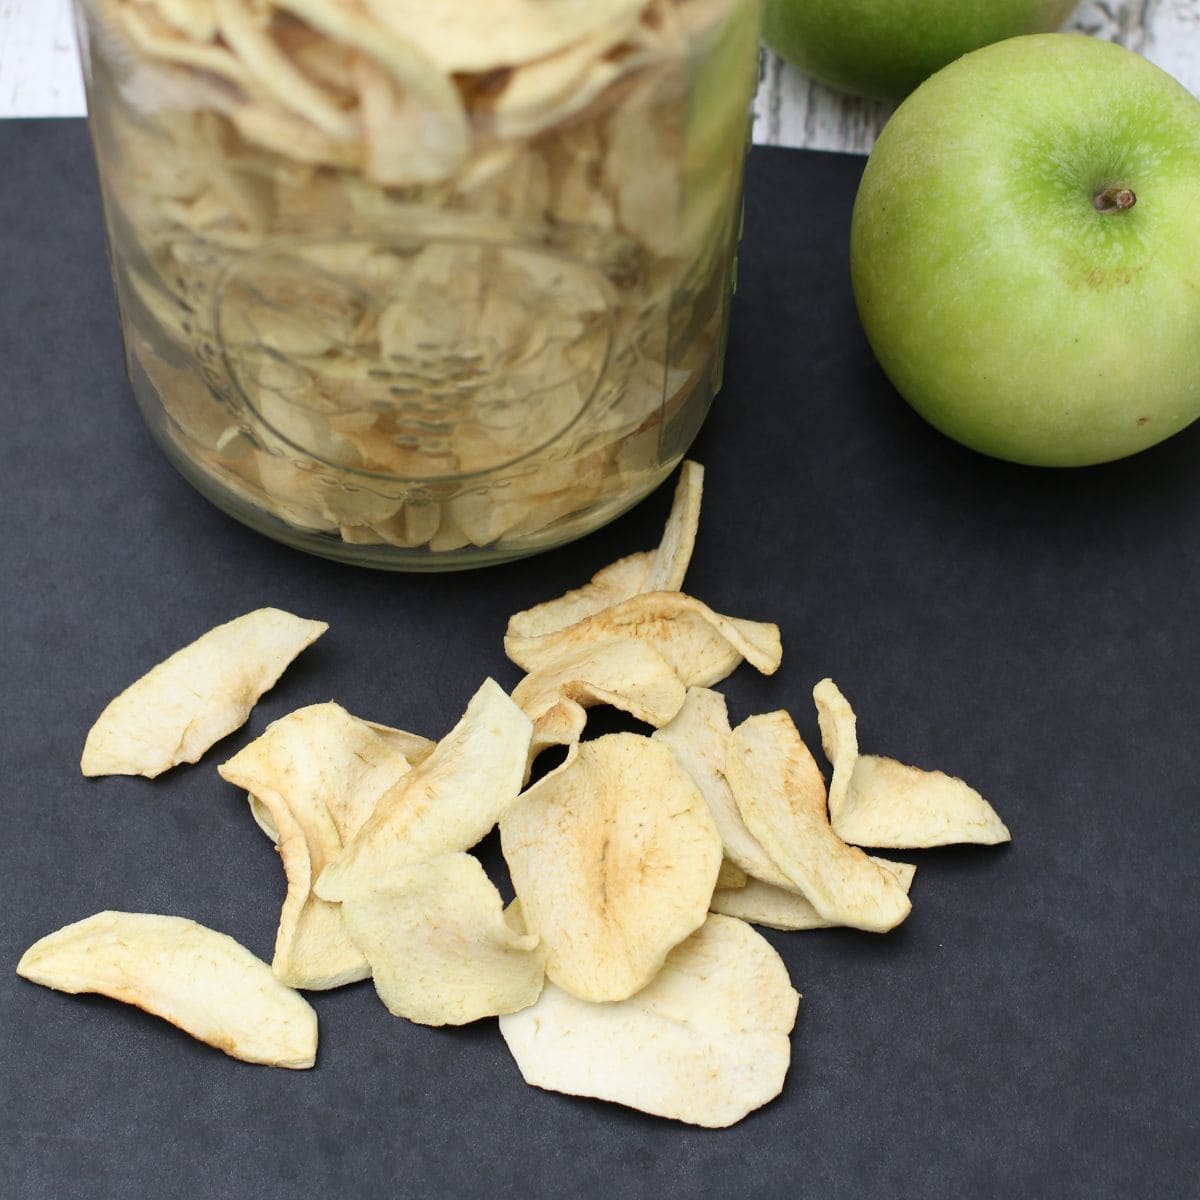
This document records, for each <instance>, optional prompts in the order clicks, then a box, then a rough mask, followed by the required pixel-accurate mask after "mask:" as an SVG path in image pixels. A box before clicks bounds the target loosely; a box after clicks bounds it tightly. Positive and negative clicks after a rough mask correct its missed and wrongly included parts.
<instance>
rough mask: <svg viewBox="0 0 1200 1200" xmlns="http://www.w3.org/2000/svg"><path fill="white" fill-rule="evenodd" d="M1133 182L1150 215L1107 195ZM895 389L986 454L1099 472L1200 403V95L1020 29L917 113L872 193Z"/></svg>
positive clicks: (856, 254)
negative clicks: (1110, 204)
mask: <svg viewBox="0 0 1200 1200" xmlns="http://www.w3.org/2000/svg"><path fill="white" fill-rule="evenodd" d="M1109 187H1118V188H1128V189H1130V190H1131V192H1132V193H1133V195H1134V197H1135V198H1136V202H1135V203H1134V204H1133V205H1132V207H1127V208H1124V209H1112V210H1110V211H1104V212H1101V211H1098V210H1097V208H1096V206H1095V203H1094V197H1095V196H1097V195H1098V194H1101V193H1103V192H1104V191H1105V189H1107V188H1109ZM850 273H851V281H852V283H853V287H854V295H855V300H856V302H857V305H858V311H859V316H860V317H861V319H862V324H863V328H864V330H865V331H866V334H867V338H868V340H869V341H870V343H871V347H872V349H873V350H874V352H875V355H876V357H877V358H878V360H879V363H880V365H881V366H882V368H883V370H884V372H885V373H886V374H887V376H888V378H889V379H890V380H891V381H892V383H893V385H894V386H895V388H896V390H897V391H898V392H899V393H900V394H901V395H902V396H903V397H904V398H905V399H906V400H907V401H908V402H909V404H911V405H912V407H913V408H915V409H916V410H917V412H919V413H920V414H921V415H922V416H923V417H925V418H926V419H927V420H928V421H929V422H930V423H931V424H933V425H934V426H935V427H936V428H938V429H940V430H941V431H942V432H943V433H945V434H947V435H949V436H950V437H952V438H954V439H956V440H957V441H960V442H962V443H964V444H965V445H967V446H971V447H973V448H974V449H976V450H979V451H982V452H983V453H985V454H990V455H993V456H995V457H997V458H1003V459H1009V460H1012V461H1015V462H1021V463H1028V464H1036V465H1042V466H1082V465H1086V464H1090V463H1097V462H1105V461H1108V460H1110V459H1115V458H1121V457H1124V456H1125V455H1128V454H1133V453H1136V452H1137V451H1139V450H1142V449H1145V448H1146V447H1147V446H1151V445H1153V444H1155V443H1156V442H1159V441H1162V440H1163V439H1164V438H1166V437H1169V436H1170V435H1171V434H1173V433H1176V432H1178V431H1179V430H1181V429H1183V428H1184V427H1185V426H1186V425H1189V424H1190V423H1191V422H1192V421H1194V420H1195V419H1196V418H1197V417H1198V416H1200V101H1197V100H1196V98H1195V97H1193V96H1192V95H1191V93H1189V92H1188V91H1187V90H1186V89H1185V88H1184V87H1183V86H1182V85H1181V84H1179V83H1177V82H1176V81H1175V80H1174V79H1172V78H1171V76H1170V75H1168V74H1166V72H1164V71H1161V70H1159V68H1157V67H1155V66H1153V65H1152V64H1151V63H1149V62H1147V61H1146V60H1145V59H1144V58H1141V57H1140V56H1139V55H1137V54H1135V53H1133V51H1131V50H1125V49H1123V48H1121V47H1120V46H1116V45H1113V44H1111V43H1108V42H1103V41H1099V40H1097V39H1094V38H1089V37H1085V36H1083V35H1078V34H1067V33H1051V34H1043V35H1034V36H1029V37H1020V38H1012V39H1009V40H1008V41H1004V42H999V43H996V44H995V45H992V46H988V47H985V48H984V49H982V50H977V51H975V52H974V53H973V54H969V55H967V56H965V57H964V58H961V59H959V60H958V61H957V62H955V63H952V64H951V65H950V66H948V67H946V68H944V69H943V70H942V71H939V72H938V73H937V74H936V75H934V76H933V77H932V78H930V79H928V80H927V81H926V82H925V83H923V84H922V85H921V86H920V87H919V88H918V89H917V90H916V91H915V92H913V94H912V95H911V96H910V97H909V98H908V99H907V100H906V101H905V102H904V103H903V104H901V106H900V107H899V108H898V109H897V111H896V112H895V114H894V115H893V116H892V118H891V120H890V121H889V122H888V123H887V125H886V126H885V127H884V130H883V132H882V133H881V134H880V137H879V140H878V142H877V143H876V145H875V148H874V150H873V151H872V153H871V156H870V158H869V159H868V161H867V166H866V170H865V171H864V174H863V178H862V182H861V184H860V186H859V190H858V195H857V197H856V199H855V204H854V212H853V217H852V220H851V234H850Z"/></svg>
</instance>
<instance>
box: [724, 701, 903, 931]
mask: <svg viewBox="0 0 1200 1200" xmlns="http://www.w3.org/2000/svg"><path fill="white" fill-rule="evenodd" d="M725 775H726V778H727V779H728V780H729V786H730V788H731V789H732V791H733V797H734V799H735V800H736V801H737V806H738V809H739V811H740V812H741V814H742V819H743V820H744V821H745V822H746V828H747V829H749V830H750V832H751V833H752V834H753V835H754V836H755V837H756V838H757V839H758V841H759V843H760V844H761V845H762V847H763V849H764V850H765V851H766V852H767V854H768V855H769V856H770V858H771V860H772V861H773V862H774V863H775V865H776V866H777V867H779V869H780V870H781V871H782V872H783V873H784V874H785V875H786V876H787V877H788V879H789V880H791V882H792V884H793V885H795V887H797V888H798V889H799V890H800V891H801V892H803V894H804V895H805V896H806V897H807V898H808V900H809V901H810V902H811V903H812V906H813V908H815V909H816V910H817V912H818V913H819V914H820V915H821V916H822V917H823V918H824V919H825V920H827V921H829V922H831V923H832V924H834V925H849V926H851V927H853V928H855V929H866V930H869V931H871V932H874V933H884V932H886V931H887V930H889V929H893V928H894V927H895V926H897V925H899V924H900V922H901V921H903V920H904V918H905V917H907V916H908V914H909V912H910V911H911V909H912V905H911V903H910V902H909V899H908V896H907V895H906V894H905V891H904V888H903V887H902V886H901V885H900V883H899V881H898V880H897V879H896V877H895V876H894V875H893V874H891V872H889V871H885V870H883V869H882V868H880V867H878V866H876V865H875V863H873V862H872V861H871V860H870V859H869V858H868V857H867V856H866V855H865V854H864V853H863V852H862V851H861V850H859V849H856V848H855V847H853V846H847V845H846V843H845V842H843V841H842V839H841V838H839V837H838V836H837V834H836V833H834V832H833V829H832V828H831V826H830V824H829V818H828V816H827V815H826V811H825V781H824V779H822V777H821V772H820V770H819V769H818V768H817V764H816V763H815V762H814V761H813V757H812V755H811V754H810V753H809V750H808V747H807V746H806V745H805V744H804V741H803V739H802V738H801V737H800V734H799V732H798V731H797V729H796V726H795V725H794V724H793V723H792V719H791V717H790V716H788V714H787V713H786V712H782V711H781V712H774V713H764V714H762V715H761V716H755V717H749V718H748V719H747V720H745V721H743V722H742V723H741V724H740V725H739V726H738V727H737V728H736V729H735V730H734V731H733V735H732V736H731V737H730V739H729V753H728V755H727V757H726V761H725Z"/></svg>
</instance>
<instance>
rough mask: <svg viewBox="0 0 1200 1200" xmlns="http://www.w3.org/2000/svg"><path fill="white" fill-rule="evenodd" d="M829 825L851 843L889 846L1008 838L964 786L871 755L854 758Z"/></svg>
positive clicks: (916, 846)
mask: <svg viewBox="0 0 1200 1200" xmlns="http://www.w3.org/2000/svg"><path fill="white" fill-rule="evenodd" d="M833 828H834V831H835V832H836V833H837V835H838V837H840V838H841V839H842V840H843V841H846V842H849V843H850V844H851V845H853V846H878V847H886V848H888V849H892V850H919V849H924V848H926V847H929V846H953V845H958V844H962V843H968V842H969V843H974V844H976V845H980V846H995V845H998V844H999V843H1000V842H1007V841H1011V840H1012V835H1011V834H1010V833H1009V832H1008V828H1007V826H1005V824H1004V822H1003V821H1002V820H1000V817H999V816H998V815H997V813H996V810H995V809H994V808H992V806H991V805H990V804H989V803H988V802H987V801H986V800H985V799H984V798H983V797H982V796H981V795H980V794H979V793H978V792H977V791H976V790H975V789H974V788H973V787H971V786H970V785H969V784H967V783H964V782H963V781H962V780H961V779H956V778H955V777H954V776H952V775H946V774H944V773H943V772H941V771H923V770H921V769H920V768H919V767H910V766H906V765H905V764H904V763H901V762H897V761H896V760H895V759H894V758H882V757H880V756H878V755H875V754H860V755H859V756H858V759H857V761H856V762H855V764H854V772H853V774H852V775H851V776H850V786H849V788H848V790H847V793H846V798H845V800H844V801H843V803H842V807H841V810H840V812H839V814H838V816H837V818H836V819H835V820H834V821H833Z"/></svg>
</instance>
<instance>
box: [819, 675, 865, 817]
mask: <svg viewBox="0 0 1200 1200" xmlns="http://www.w3.org/2000/svg"><path fill="white" fill-rule="evenodd" d="M813 700H814V701H815V702H816V705H817V721H818V723H819V725H820V727H821V745H822V747H823V748H824V750H825V757H826V758H827V759H829V765H830V766H831V767H832V768H833V775H832V777H831V778H830V780H829V820H830V823H831V824H832V825H834V826H835V827H836V825H837V823H838V821H840V820H841V816H842V812H843V810H844V808H845V806H846V796H847V794H848V792H849V790H850V779H851V777H852V776H853V775H854V764H855V763H856V762H857V761H858V721H857V719H856V718H855V716H854V709H852V708H851V707H850V702H849V701H848V700H847V699H846V697H845V696H843V695H842V693H841V690H840V689H839V688H838V686H837V684H836V683H834V682H833V680H832V679H822V680H821V682H820V683H818V684H817V685H816V687H814V688H813Z"/></svg>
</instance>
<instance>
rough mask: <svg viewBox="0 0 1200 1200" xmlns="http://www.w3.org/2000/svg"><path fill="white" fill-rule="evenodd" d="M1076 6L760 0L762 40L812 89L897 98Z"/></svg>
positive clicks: (1019, 0) (972, 0) (1001, 1)
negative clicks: (807, 78)
mask: <svg viewBox="0 0 1200 1200" xmlns="http://www.w3.org/2000/svg"><path fill="white" fill-rule="evenodd" d="M1075 3H1076V0H766V7H765V9H764V11H763V41H764V42H766V44H767V45H768V46H769V47H770V48H771V49H772V50H774V51H775V53H776V54H778V55H779V56H780V58H783V59H785V60H786V61H788V62H790V63H791V64H792V65H793V66H797V67H799V68H800V70H802V71H804V72H805V73H806V74H807V75H811V76H812V77H813V78H814V79H815V80H817V81H818V82H819V83H823V84H826V85H827V86H828V87H833V88H838V89H839V90H840V91H844V92H855V93H857V94H858V95H861V96H875V97H878V98H880V99H883V100H899V99H900V98H901V97H903V96H906V95H908V93H909V92H911V91H912V90H913V88H915V87H916V86H917V84H918V83H920V82H921V81H922V80H923V79H927V78H928V77H929V76H930V75H932V74H933V73H934V71H937V70H939V69H940V68H942V67H944V66H945V65H946V64H947V63H949V62H953V61H954V60H955V59H956V58H958V57H959V56H960V55H962V54H966V53H967V51H969V50H977V49H979V47H980V46H987V45H989V44H990V43H992V42H998V41H1000V40H1002V39H1003V38H1010V37H1016V36H1017V35H1018V34H1022V33H1047V32H1049V31H1050V30H1052V29H1057V28H1058V27H1059V26H1060V25H1061V24H1062V23H1063V21H1065V20H1066V19H1067V14H1068V13H1069V12H1070V11H1071V9H1073V8H1074V7H1075Z"/></svg>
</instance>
